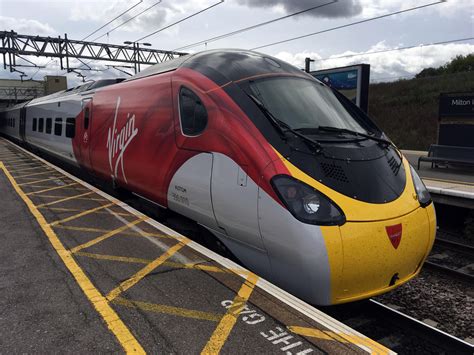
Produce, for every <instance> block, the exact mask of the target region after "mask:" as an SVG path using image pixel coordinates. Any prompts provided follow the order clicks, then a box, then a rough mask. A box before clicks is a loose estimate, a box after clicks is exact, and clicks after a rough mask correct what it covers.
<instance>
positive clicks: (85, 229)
mask: <svg viewBox="0 0 474 355" xmlns="http://www.w3.org/2000/svg"><path fill="white" fill-rule="evenodd" d="M96 213H102V211H99V212H96ZM107 213H109V212H107ZM114 213H115V212H114ZM115 214H117V213H115ZM131 216H134V217H135V215H131ZM54 228H61V229H69V230H73V231H80V232H91V233H107V232H110V229H102V228H91V227H75V226H63V225H61V224H58V225H55V226H54ZM122 234H124V235H129V236H134V237H157V238H168V239H173V240H175V239H176V238H175V237H172V236H171V235H167V234H160V233H149V232H143V233H141V232H140V233H139V232H133V231H124V232H123V233H122Z"/></svg>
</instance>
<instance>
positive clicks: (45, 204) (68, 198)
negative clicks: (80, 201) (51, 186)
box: [36, 191, 94, 208]
mask: <svg viewBox="0 0 474 355" xmlns="http://www.w3.org/2000/svg"><path fill="white" fill-rule="evenodd" d="M93 193H94V192H93V191H90V192H85V193H83V194H79V195H74V196H70V197H64V198H61V199H59V200H56V201H51V202H48V203H43V204H41V205H37V206H36V207H37V208H41V207H45V206H51V205H55V204H57V203H61V202H65V201H70V200H74V199H77V198H79V197H83V196H87V195H92V194H93Z"/></svg>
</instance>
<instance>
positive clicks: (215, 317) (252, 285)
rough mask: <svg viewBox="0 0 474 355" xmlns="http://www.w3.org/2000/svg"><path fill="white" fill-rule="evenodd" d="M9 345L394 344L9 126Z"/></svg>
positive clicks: (5, 157) (312, 349) (351, 348)
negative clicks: (168, 222)
mask: <svg viewBox="0 0 474 355" xmlns="http://www.w3.org/2000/svg"><path fill="white" fill-rule="evenodd" d="M0 194H1V198H2V204H1V207H0V223H1V226H2V228H1V232H0V236H1V240H2V247H1V248H0V270H1V272H0V289H1V294H2V297H1V298H0V310H1V312H0V334H2V336H1V337H0V349H2V352H5V353H9V352H14V353H26V352H28V353H31V352H40V353H42V352H45V353H46V352H58V351H61V352H62V351H64V352H127V353H144V352H153V353H204V354H216V353H220V352H221V353H285V354H300V355H303V354H319V353H331V354H347V353H355V354H361V353H377V354H385V353H391V351H390V350H389V349H387V348H385V347H383V346H382V345H380V344H378V343H376V342H374V341H372V340H371V339H369V338H367V337H365V336H364V335H362V334H360V333H358V332H356V331H354V330H352V329H350V328H349V327H347V326H345V325H344V324H342V323H340V322H338V321H336V320H334V319H332V318H331V317H329V316H327V315H325V314H324V313H322V312H320V311H319V310H317V309H316V308H314V307H312V306H310V305H308V304H306V303H304V302H302V301H301V300H299V299H297V298H295V297H293V296H292V295H290V294H288V293H286V292H285V291H283V290H281V289H279V288H277V287H276V286H274V285H272V284H271V283H269V282H267V281H265V280H263V279H261V278H259V277H258V276H257V275H255V274H253V273H252V272H250V271H248V270H246V269H244V268H243V267H241V266H239V265H237V264H235V263H233V262H232V261H229V260H228V259H226V258H223V257H222V256H219V255H217V254H215V253H213V252H212V251H210V250H208V249H206V248H204V247H202V246H201V245H199V244H197V243H195V242H193V241H191V240H190V239H188V238H186V237H185V236H183V235H181V234H179V233H177V232H175V231H173V230H171V229H169V228H167V227H166V226H164V225H161V224H160V223H158V222H156V221H154V220H152V219H150V218H149V217H147V216H146V215H144V214H142V213H141V212H138V211H137V210H135V209H133V208H132V207H130V206H128V205H127V204H125V203H123V202H121V201H118V200H116V199H115V198H113V197H111V196H109V195H107V194H106V193H104V192H102V191H100V190H97V189H96V188H95V187H93V186H91V185H89V184H87V183H85V182H83V181H81V180H79V179H78V178H76V177H75V176H72V175H70V174H69V173H67V172H65V171H64V170H62V169H60V168H58V167H56V166H54V165H52V164H50V163H49V162H47V161H45V160H43V159H41V158H39V157H37V156H35V155H33V154H31V153H30V152H27V151H26V150H24V149H22V148H21V147H18V146H16V145H14V144H13V143H11V142H9V141H7V140H5V139H3V138H0Z"/></svg>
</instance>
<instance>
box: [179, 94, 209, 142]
mask: <svg viewBox="0 0 474 355" xmlns="http://www.w3.org/2000/svg"><path fill="white" fill-rule="evenodd" d="M179 119H180V123H181V131H182V132H183V135H185V136H197V135H199V134H201V133H202V132H203V131H204V130H205V129H206V126H207V111H206V108H205V107H204V104H203V103H202V101H201V99H200V98H199V97H198V96H197V95H196V94H195V93H194V92H192V91H191V90H189V89H187V88H185V87H182V88H181V90H180V91H179Z"/></svg>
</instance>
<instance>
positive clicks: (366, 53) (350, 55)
mask: <svg viewBox="0 0 474 355" xmlns="http://www.w3.org/2000/svg"><path fill="white" fill-rule="evenodd" d="M472 40H474V37H466V38H457V39H451V40H446V41H440V42H433V43H421V44H417V45H411V46H405V47H397V48H387V49H381V50H378V51H369V52H364V53H354V54H347V55H340V56H337V57H326V58H320V59H314V61H315V62H322V61H326V60H331V59H340V58H351V57H361V56H364V55H372V54H379V53H387V52H395V51H402V50H406V49H413V48H420V47H429V46H437V45H441V44H447V43H455V42H465V41H472Z"/></svg>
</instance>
